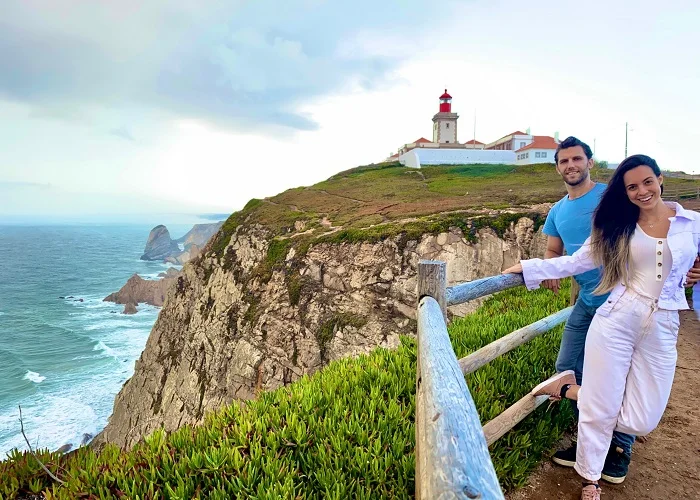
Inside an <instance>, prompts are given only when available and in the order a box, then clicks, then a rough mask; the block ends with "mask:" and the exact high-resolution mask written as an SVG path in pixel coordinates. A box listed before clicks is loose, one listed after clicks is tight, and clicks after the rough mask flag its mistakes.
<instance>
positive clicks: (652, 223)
mask: <svg viewBox="0 0 700 500" xmlns="http://www.w3.org/2000/svg"><path fill="white" fill-rule="evenodd" d="M664 219H666V217H664V216H663V215H662V216H661V217H659V218H657V219H654V220H653V222H649V221H640V222H641V223H642V224H644V225H645V226H649V227H654V225H655V224H658V223H659V222H661V221H662V220H664Z"/></svg>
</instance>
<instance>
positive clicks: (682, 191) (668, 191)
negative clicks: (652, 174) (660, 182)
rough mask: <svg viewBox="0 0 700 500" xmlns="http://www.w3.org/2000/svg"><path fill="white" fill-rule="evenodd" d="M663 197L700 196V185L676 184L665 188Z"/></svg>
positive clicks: (674, 198) (680, 198)
mask: <svg viewBox="0 0 700 500" xmlns="http://www.w3.org/2000/svg"><path fill="white" fill-rule="evenodd" d="M663 197H664V198H665V199H667V200H682V199H690V198H700V186H674V187H671V188H665V189H664V195H663Z"/></svg>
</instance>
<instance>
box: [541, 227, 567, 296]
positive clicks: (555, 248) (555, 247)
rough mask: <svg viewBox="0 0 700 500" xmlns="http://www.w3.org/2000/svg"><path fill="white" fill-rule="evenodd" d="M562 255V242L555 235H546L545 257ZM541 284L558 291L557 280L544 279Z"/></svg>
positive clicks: (550, 257)
mask: <svg viewBox="0 0 700 500" xmlns="http://www.w3.org/2000/svg"><path fill="white" fill-rule="evenodd" d="M562 255H564V242H563V241H562V239H561V238H559V237H557V236H547V250H545V252H544V258H545V259H552V258H554V257H561V256H562ZM542 286H543V287H544V288H547V289H549V290H551V291H553V292H554V293H558V292H559V280H544V281H543V282H542Z"/></svg>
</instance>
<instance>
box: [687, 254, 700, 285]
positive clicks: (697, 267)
mask: <svg viewBox="0 0 700 500" xmlns="http://www.w3.org/2000/svg"><path fill="white" fill-rule="evenodd" d="M686 277H687V281H686V282H685V286H686V287H687V288H690V287H691V286H693V285H695V283H697V282H698V281H700V257H695V262H694V263H693V267H691V268H690V271H688V274H687V276H686Z"/></svg>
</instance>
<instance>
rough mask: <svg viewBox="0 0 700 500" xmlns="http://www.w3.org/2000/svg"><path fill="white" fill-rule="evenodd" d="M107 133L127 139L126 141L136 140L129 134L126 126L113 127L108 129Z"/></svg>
mask: <svg viewBox="0 0 700 500" xmlns="http://www.w3.org/2000/svg"><path fill="white" fill-rule="evenodd" d="M109 133H110V134H112V135H113V136H116V137H119V138H121V139H124V140H127V141H132V142H135V141H136V139H135V138H134V136H133V135H132V134H131V132H130V131H129V129H127V128H126V127H118V128H114V129H112V130H110V131H109Z"/></svg>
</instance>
